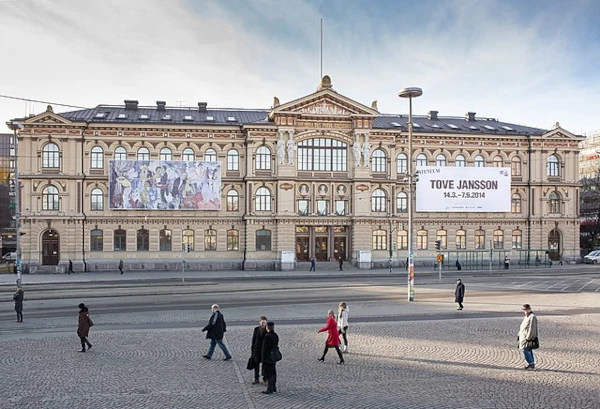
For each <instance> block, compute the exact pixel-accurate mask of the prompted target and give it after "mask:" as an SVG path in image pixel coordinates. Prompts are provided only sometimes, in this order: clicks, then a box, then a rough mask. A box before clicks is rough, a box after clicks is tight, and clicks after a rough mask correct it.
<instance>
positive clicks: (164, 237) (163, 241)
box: [158, 229, 173, 251]
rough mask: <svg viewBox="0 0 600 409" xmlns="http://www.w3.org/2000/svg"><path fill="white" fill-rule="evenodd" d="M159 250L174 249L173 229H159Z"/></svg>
mask: <svg viewBox="0 0 600 409" xmlns="http://www.w3.org/2000/svg"><path fill="white" fill-rule="evenodd" d="M158 251H173V231H171V230H169V229H160V230H159V232H158Z"/></svg>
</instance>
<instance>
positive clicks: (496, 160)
mask: <svg viewBox="0 0 600 409" xmlns="http://www.w3.org/2000/svg"><path fill="white" fill-rule="evenodd" d="M492 166H493V167H495V168H501V167H502V166H504V161H503V160H502V157H501V156H500V155H496V156H494V159H492Z"/></svg>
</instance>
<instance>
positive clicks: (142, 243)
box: [137, 229, 150, 251]
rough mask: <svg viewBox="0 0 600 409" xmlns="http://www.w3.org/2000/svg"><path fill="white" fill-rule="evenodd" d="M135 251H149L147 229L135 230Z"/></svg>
mask: <svg viewBox="0 0 600 409" xmlns="http://www.w3.org/2000/svg"><path fill="white" fill-rule="evenodd" d="M137 251H150V232H149V231H148V230H147V229H139V230H138V231H137Z"/></svg>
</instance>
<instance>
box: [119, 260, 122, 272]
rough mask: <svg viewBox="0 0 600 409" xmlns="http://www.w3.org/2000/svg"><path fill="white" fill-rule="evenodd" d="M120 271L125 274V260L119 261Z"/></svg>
mask: <svg viewBox="0 0 600 409" xmlns="http://www.w3.org/2000/svg"><path fill="white" fill-rule="evenodd" d="M119 271H120V272H121V274H123V260H119Z"/></svg>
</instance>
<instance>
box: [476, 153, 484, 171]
mask: <svg viewBox="0 0 600 409" xmlns="http://www.w3.org/2000/svg"><path fill="white" fill-rule="evenodd" d="M474 161H475V167H476V168H485V159H483V156H481V155H477V156H475V160H474Z"/></svg>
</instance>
